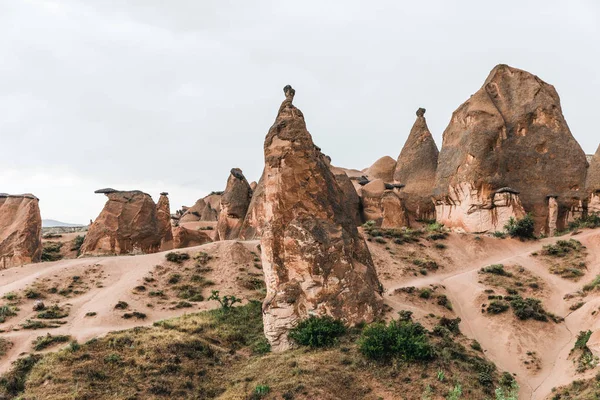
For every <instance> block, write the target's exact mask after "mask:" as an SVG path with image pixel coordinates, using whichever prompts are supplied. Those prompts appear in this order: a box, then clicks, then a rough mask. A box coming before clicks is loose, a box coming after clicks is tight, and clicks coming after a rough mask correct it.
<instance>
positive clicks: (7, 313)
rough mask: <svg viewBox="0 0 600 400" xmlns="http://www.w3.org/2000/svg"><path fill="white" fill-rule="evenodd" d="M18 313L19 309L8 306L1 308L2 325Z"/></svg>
mask: <svg viewBox="0 0 600 400" xmlns="http://www.w3.org/2000/svg"><path fill="white" fill-rule="evenodd" d="M17 311H19V309H18V308H17V307H13V306H7V305H4V306H0V324H1V323H3V322H4V321H6V320H7V319H8V318H10V317H14V316H15V315H17Z"/></svg>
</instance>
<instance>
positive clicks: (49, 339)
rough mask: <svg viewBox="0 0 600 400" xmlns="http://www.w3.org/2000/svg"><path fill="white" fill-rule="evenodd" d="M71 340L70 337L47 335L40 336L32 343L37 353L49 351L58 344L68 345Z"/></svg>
mask: <svg viewBox="0 0 600 400" xmlns="http://www.w3.org/2000/svg"><path fill="white" fill-rule="evenodd" d="M70 340H71V336H68V335H56V336H52V335H51V334H49V333H48V334H46V336H38V337H37V338H36V339H35V340H34V341H33V342H32V343H33V349H34V350H35V351H40V350H44V349H47V348H48V347H51V346H54V345H55V344H58V343H66V342H68V341H70Z"/></svg>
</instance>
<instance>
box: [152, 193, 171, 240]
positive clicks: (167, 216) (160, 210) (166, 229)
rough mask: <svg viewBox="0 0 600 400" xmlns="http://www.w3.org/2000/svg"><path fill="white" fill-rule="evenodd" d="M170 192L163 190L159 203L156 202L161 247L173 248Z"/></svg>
mask: <svg viewBox="0 0 600 400" xmlns="http://www.w3.org/2000/svg"><path fill="white" fill-rule="evenodd" d="M168 195H169V194H168V193H166V192H162V193H161V194H160V198H159V199H158V203H156V218H157V219H158V231H159V235H160V237H161V241H160V249H161V251H164V250H171V249H172V248H173V232H172V231H171V206H170V204H169V197H167V196H168Z"/></svg>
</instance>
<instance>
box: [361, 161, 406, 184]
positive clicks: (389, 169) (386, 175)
mask: <svg viewBox="0 0 600 400" xmlns="http://www.w3.org/2000/svg"><path fill="white" fill-rule="evenodd" d="M395 169H396V160H394V159H393V158H392V157H390V156H383V157H381V158H380V159H379V160H377V161H375V162H374V163H373V165H371V166H370V167H369V168H367V169H365V170H364V171H363V172H364V174H365V175H366V176H367V177H368V178H369V179H381V180H382V181H384V182H392V181H393V179H394V170H395ZM403 183H404V182H403Z"/></svg>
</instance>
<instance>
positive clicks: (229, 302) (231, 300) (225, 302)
mask: <svg viewBox="0 0 600 400" xmlns="http://www.w3.org/2000/svg"><path fill="white" fill-rule="evenodd" d="M208 300H216V301H218V302H219V304H220V305H221V310H229V309H230V308H232V307H233V305H234V304H235V303H241V302H242V300H241V299H238V298H237V297H235V296H223V297H221V296H219V291H218V290H213V291H212V293H211V295H210V297H209V298H208Z"/></svg>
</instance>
